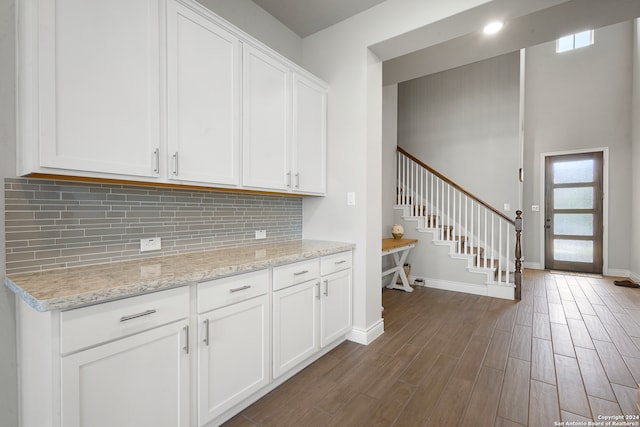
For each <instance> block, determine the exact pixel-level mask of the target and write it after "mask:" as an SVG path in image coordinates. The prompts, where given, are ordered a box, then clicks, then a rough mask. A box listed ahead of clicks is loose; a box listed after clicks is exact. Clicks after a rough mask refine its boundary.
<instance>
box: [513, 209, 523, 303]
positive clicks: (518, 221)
mask: <svg viewBox="0 0 640 427" xmlns="http://www.w3.org/2000/svg"><path fill="white" fill-rule="evenodd" d="M515 226H516V270H515V273H514V276H513V279H514V282H515V285H516V290H515V293H514V297H515V299H521V298H522V247H521V245H520V234H521V233H522V211H521V210H517V211H516V220H515Z"/></svg>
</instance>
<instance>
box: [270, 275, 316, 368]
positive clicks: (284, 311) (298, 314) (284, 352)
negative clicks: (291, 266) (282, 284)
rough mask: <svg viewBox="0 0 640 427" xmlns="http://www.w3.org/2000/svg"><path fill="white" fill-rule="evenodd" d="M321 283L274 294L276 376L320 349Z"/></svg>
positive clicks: (295, 287)
mask: <svg viewBox="0 0 640 427" xmlns="http://www.w3.org/2000/svg"><path fill="white" fill-rule="evenodd" d="M319 285H320V284H319V282H318V281H317V280H311V281H308V282H304V283H301V284H299V285H295V286H291V287H289V288H286V289H282V290H279V291H277V292H274V293H273V377H274V378H277V377H279V376H280V375H282V374H283V373H284V372H286V371H288V370H289V369H291V368H293V367H294V366H296V365H297V364H298V363H300V362H302V361H303V360H305V359H306V358H308V357H310V356H312V355H313V354H314V353H315V352H316V351H318V349H319V348H320V347H319V340H318V331H319V326H318V318H319V317H318V303H319V298H320V294H319V289H318V287H319Z"/></svg>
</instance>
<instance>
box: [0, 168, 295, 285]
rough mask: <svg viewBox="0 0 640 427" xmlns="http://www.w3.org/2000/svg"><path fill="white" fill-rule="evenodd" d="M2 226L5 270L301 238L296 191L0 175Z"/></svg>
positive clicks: (36, 268)
mask: <svg viewBox="0 0 640 427" xmlns="http://www.w3.org/2000/svg"><path fill="white" fill-rule="evenodd" d="M256 230H266V232H267V239H265V240H255V231H256ZM5 233H6V235H5V236H6V260H7V262H6V268H7V274H11V273H20V272H28V271H38V270H48V269H53V268H64V267H73V266H78V265H83V264H95V263H105V262H113V261H123V260H128V259H135V258H140V257H150V256H159V255H174V254H180V253H186V252H194V251H201V250H206V249H217V248H226V247H237V246H242V245H247V244H254V243H265V242H277V241H285V240H297V239H301V238H302V197H301V196H278V195H273V196H272V195H258V194H242V193H240V194H238V193H227V192H219V191H210V190H204V189H203V190H185V189H172V188H154V187H144V186H133V185H117V184H96V183H82V182H69V181H50V180H39V179H25V178H13V179H10V178H7V179H5ZM148 237H160V238H162V249H161V250H160V251H151V252H144V253H140V239H141V238H148Z"/></svg>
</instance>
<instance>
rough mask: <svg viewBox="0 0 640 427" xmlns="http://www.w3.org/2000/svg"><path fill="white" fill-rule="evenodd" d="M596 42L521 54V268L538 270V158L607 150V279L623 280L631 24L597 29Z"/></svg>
mask: <svg viewBox="0 0 640 427" xmlns="http://www.w3.org/2000/svg"><path fill="white" fill-rule="evenodd" d="M594 39H595V44H594V45H592V46H589V47H585V48H582V49H576V50H574V51H569V52H564V53H561V54H558V53H556V52H555V42H550V43H544V44H541V45H538V46H534V47H531V48H528V49H527V50H526V68H525V82H526V84H525V121H524V123H525V131H524V137H525V140H524V147H525V152H524V159H525V166H524V170H525V181H524V205H525V209H524V229H525V233H524V235H523V252H524V257H525V266H526V265H535V266H536V267H538V268H544V259H542V257H541V251H542V250H543V246H542V245H544V239H543V238H542V233H541V230H542V227H543V222H544V212H542V211H541V212H532V211H531V205H540V204H541V203H542V200H541V198H542V193H541V179H542V177H541V173H542V172H541V164H540V163H541V157H540V156H541V154H542V153H554V152H555V153H557V152H564V151H570V150H584V149H591V148H600V147H608V149H609V187H608V188H605V189H604V191H605V192H608V198H609V221H608V223H605V228H606V229H608V234H609V246H608V249H609V250H608V258H609V259H608V267H609V269H610V270H612V271H610V272H609V273H615V274H628V272H629V268H630V250H631V233H630V230H631V221H632V217H631V194H632V173H631V171H632V163H631V100H632V97H631V93H632V66H633V63H632V24H631V22H624V23H621V24H617V25H612V26H609V27H604V28H601V29H597V30H596V31H595V37H594ZM633 167H635V168H637V165H633ZM635 182H636V183H637V181H635ZM636 185H637V184H636ZM635 219H636V221H637V220H638V219H637V217H635ZM605 267H606V264H605Z"/></svg>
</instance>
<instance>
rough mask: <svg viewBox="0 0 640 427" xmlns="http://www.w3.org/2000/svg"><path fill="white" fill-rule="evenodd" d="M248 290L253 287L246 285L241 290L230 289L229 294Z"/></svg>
mask: <svg viewBox="0 0 640 427" xmlns="http://www.w3.org/2000/svg"><path fill="white" fill-rule="evenodd" d="M246 289H251V285H244V286H240V287H239V288H233V289H229V292H240V291H244V290H246Z"/></svg>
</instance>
